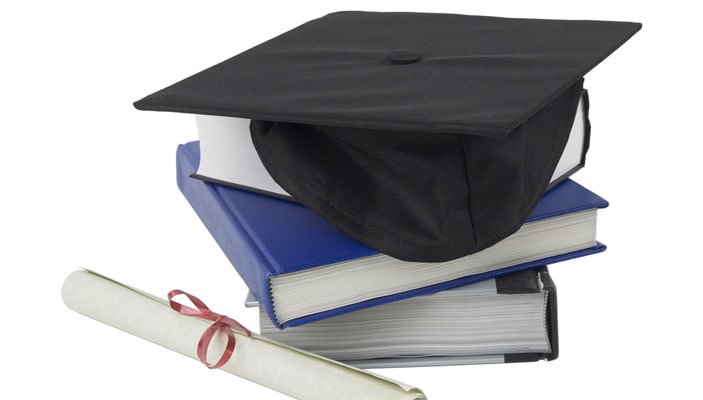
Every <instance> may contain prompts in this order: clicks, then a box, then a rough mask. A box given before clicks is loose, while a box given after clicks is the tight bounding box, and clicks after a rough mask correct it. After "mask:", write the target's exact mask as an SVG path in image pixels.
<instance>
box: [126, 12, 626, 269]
mask: <svg viewBox="0 0 703 400" xmlns="http://www.w3.org/2000/svg"><path fill="white" fill-rule="evenodd" d="M639 29H640V25H639V24H635V23H627V22H606V21H557V20H534V19H509V18H496V17H479V16H465V15H452V14H422V13H369V12H340V13H334V14H329V15H327V16H324V17H322V18H319V19H316V20H313V21H310V22H308V23H306V24H303V25H301V26H300V27H298V28H295V29H293V30H291V31H289V32H287V33H284V34H282V35H280V36H278V37H276V38H274V39H271V40H270V41H268V42H265V43H263V44H261V45H259V46H257V47H254V48H252V49H250V50H248V51H245V52H243V53H241V54H239V55H237V56H235V57H233V58H231V59H229V60H227V61H225V62H223V63H220V64H218V65H215V66H213V67H211V68H209V69H207V70H205V71H202V72H200V73H198V74H196V75H194V76H191V77H190V78H187V79H185V80H183V81H181V82H178V83H176V84H174V85H172V86H169V87H167V88H165V89H163V90H161V91H158V92H156V93H154V94H152V95H150V96H147V97H145V98H144V99H142V100H140V101H138V102H136V103H135V106H136V107H137V108H139V109H144V110H156V111H176V112H188V113H198V114H209V115H222V116H234V117H242V118H250V119H252V129H251V131H252V132H251V133H252V138H253V140H254V144H255V147H256V149H257V151H258V152H259V155H260V157H261V160H262V161H263V163H264V165H265V166H266V168H267V169H268V171H269V173H270V174H271V176H272V177H273V178H274V180H276V182H278V183H279V184H280V185H281V187H283V188H284V189H285V190H286V191H288V192H289V193H290V194H291V195H292V196H293V197H294V198H295V199H296V200H298V201H300V202H301V203H303V204H305V205H306V206H307V207H309V208H310V209H312V210H313V211H315V212H317V213H318V214H320V215H321V216H323V217H324V218H326V219H328V220H329V221H331V222H333V223H334V224H336V225H337V226H338V227H340V228H341V229H343V230H344V231H346V232H347V233H349V234H350V235H352V236H354V237H355V238H357V239H358V240H360V241H362V242H363V243H365V244H367V245H369V246H371V247H374V248H377V249H378V250H380V251H382V252H385V253H387V254H389V255H391V256H394V257H398V258H401V259H404V260H412V261H445V260H449V259H453V258H457V257H460V256H463V255H466V254H470V253H473V252H476V251H479V250H481V249H484V248H486V247H488V246H490V245H492V244H494V243H496V242H497V241H499V240H501V239H502V238H504V237H506V236H508V235H509V234H511V233H513V232H515V230H517V229H518V228H519V226H520V225H521V224H522V223H523V222H524V221H525V219H526V218H527V215H529V212H530V211H531V210H532V208H533V207H534V205H535V204H536V202H537V201H538V200H539V198H540V197H541V195H542V194H543V192H544V190H545V188H546V186H547V183H548V181H549V178H550V177H551V174H552V173H553V170H554V167H555V166H556V163H557V161H558V159H559V157H560V155H561V152H562V150H563V148H564V145H565V143H566V139H567V138H568V134H569V131H570V127H571V125H572V122H573V118H574V115H575V110H576V106H577V104H578V99H579V97H580V96H581V88H582V76H583V75H584V74H585V73H586V72H588V71H589V70H590V69H592V68H593V67H594V66H595V65H597V64H598V63H599V62H600V61H602V60H603V59H604V58H606V57H607V56H608V55H609V54H610V53H612V52H613V51H614V50H615V49H617V48H618V47H619V46H620V45H622V44H623V43H624V42H625V41H626V40H627V39H629V38H630V37H631V36H632V35H633V34H634V33H636V32H637V30H639Z"/></svg>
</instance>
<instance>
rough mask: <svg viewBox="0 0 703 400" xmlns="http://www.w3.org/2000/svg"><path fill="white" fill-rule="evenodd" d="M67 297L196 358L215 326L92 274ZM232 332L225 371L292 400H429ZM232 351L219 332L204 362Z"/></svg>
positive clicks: (72, 279) (71, 281)
mask: <svg viewBox="0 0 703 400" xmlns="http://www.w3.org/2000/svg"><path fill="white" fill-rule="evenodd" d="M62 297H63V301H64V303H65V304H66V305H67V306H68V308H70V309H72V310H74V311H76V312H78V313H80V314H83V315H85V316H88V317H90V318H93V319H95V320H98V321H101V322H103V323H106V324H108V325H111V326H113V327H115V328H118V329H121V330H123V331H125V332H128V333H131V334H133V335H136V336H139V337H141V338H143V339H146V340H149V341H151V342H153V343H156V344H158V345H161V346H163V347H166V348H168V349H171V350H173V351H176V352H178V353H181V354H183V355H186V356H188V357H191V358H195V359H198V358H199V357H198V344H199V341H200V340H201V336H202V335H203V332H205V331H206V330H208V329H209V328H210V327H211V326H212V325H213V324H212V321H207V320H205V319H201V318H198V317H194V316H189V315H185V314H182V313H179V312H177V311H174V310H173V309H171V307H170V306H169V304H168V303H167V302H166V301H164V300H162V299H159V298H157V297H155V296H152V295H150V294H147V293H144V292H141V291H139V290H136V289H133V288H131V287H128V286H125V285H123V284H121V283H119V282H115V281H113V280H111V279H109V278H106V277H104V276H102V275H99V274H97V273H95V272H92V271H87V270H79V271H75V272H73V273H71V274H70V275H69V276H68V277H67V278H66V281H65V282H64V285H63V289H62ZM224 318H226V317H224ZM220 320H221V318H220ZM216 323H217V322H216ZM227 329H229V328H227ZM231 332H232V333H233V334H234V341H235V342H234V343H235V345H234V346H235V347H234V349H233V351H231V357H230V358H229V360H228V361H226V362H225V363H224V365H222V366H221V369H223V370H225V371H227V372H230V373H232V374H235V375H238V376H240V377H242V378H244V379H248V380H250V381H253V382H256V383H258V384H260V385H263V386H266V387H268V388H271V389H273V390H276V391H278V392H281V393H284V394H287V395H289V396H291V397H293V398H296V399H305V400H308V399H309V400H317V399H319V400H328V399H364V400H371V399H379V400H380V399H383V400H389V399H390V400H392V399H398V400H406V399H407V400H425V399H426V397H425V395H424V394H423V393H422V391H421V390H419V389H417V388H414V387H412V386H408V385H405V384H403V383H400V382H395V381H392V380H389V379H387V378H384V377H382V376H379V375H376V374H373V373H371V372H368V371H364V370H361V369H357V368H354V367H351V366H348V365H345V364H342V363H339V362H336V361H333V360H329V359H326V358H324V357H320V356H317V355H315V354H312V353H308V352H305V351H303V350H299V349H296V348H294V347H290V346H287V345H284V344H281V343H278V342H275V341H273V340H270V339H267V338H265V337H263V336H260V335H257V334H256V333H251V336H249V335H248V334H247V333H246V332H243V331H239V330H236V329H233V330H231ZM227 350H228V335H227V334H225V333H223V332H218V333H216V334H214V335H213V336H212V338H211V342H210V344H209V346H207V349H206V351H207V354H206V355H203V357H200V358H201V359H202V358H206V359H208V360H215V359H217V358H218V357H219V356H220V355H221V354H223V353H226V352H227Z"/></svg>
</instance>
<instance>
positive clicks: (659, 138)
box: [0, 0, 703, 399]
mask: <svg viewBox="0 0 703 400" xmlns="http://www.w3.org/2000/svg"><path fill="white" fill-rule="evenodd" d="M300 3H302V2H287V3H285V4H270V3H267V2H264V1H258V2H257V1H247V2H234V1H231V2H205V1H199V2H190V3H184V2H176V1H163V2H135V3H134V4H132V3H129V4H128V3H124V2H121V3H115V4H113V5H112V6H108V5H103V4H97V2H87V1H86V2H83V3H79V2H74V1H58V2H44V3H39V2H33V1H24V2H16V3H15V4H13V5H8V4H12V3H10V2H5V3H3V5H2V6H0V41H1V43H2V46H1V47H0V49H1V50H0V54H1V56H2V61H1V62H0V69H1V72H2V73H1V74H0V93H1V94H0V96H1V97H0V99H1V100H0V101H1V102H2V104H1V106H2V107H1V108H0V110H1V111H0V112H1V113H2V117H1V118H2V122H1V123H0V127H2V132H3V138H4V139H3V145H2V157H0V163H1V167H2V168H1V170H2V181H0V182H1V186H0V187H1V188H2V189H1V190H2V196H1V197H0V201H1V202H2V207H0V217H1V219H0V232H1V234H2V240H1V242H0V243H1V244H0V248H1V250H0V265H1V266H2V271H3V273H2V276H1V277H0V282H1V283H0V285H1V287H2V299H3V301H4V306H5V307H4V310H3V313H2V315H1V316H0V317H1V319H0V321H2V322H0V324H2V329H1V330H0V336H1V337H0V344H1V345H2V351H1V352H0V357H1V360H2V362H0V398H49V397H51V398H68V397H69V396H70V397H71V398H75V399H94V398H103V399H127V398H169V399H195V398H215V396H219V398H259V399H281V398H286V397H285V396H282V395H280V394H277V393H274V392H272V391H270V390H268V389H265V388H262V387H258V386H256V385H254V384H251V383H249V382H247V381H244V380H242V379H240V378H238V377H235V376H231V375H229V374H227V373H224V372H222V371H210V370H207V369H206V368H204V367H203V366H202V365H200V364H199V363H198V362H196V361H193V360H191V359H188V358H185V357H183V356H181V355H178V354H175V353H172V352H169V351H167V350H165V349H163V348H160V347H158V346H156V345H153V344H151V343H148V342H145V341H143V340H141V339H138V338H135V337H131V336H129V335H127V334H125V333H122V332H120V331H118V330H116V329H113V328H111V327H108V326H105V325H102V324H100V323H98V322H95V321H92V320H90V319H88V318H85V317H83V316H80V315H78V314H76V313H73V312H72V311H70V310H68V309H67V308H66V307H65V306H64V305H63V304H62V302H61V298H60V288H61V284H62V281H63V279H64V277H65V276H66V275H68V274H69V273H70V272H71V271H73V270H74V269H75V268H77V267H87V268H91V269H94V270H96V271H98V272H101V273H103V274H105V275H107V276H110V277H112V278H114V279H117V280H121V281H123V282H125V283H128V284H130V285H133V286H136V287H138V288H141V289H143V290H145V291H147V292H150V293H154V294H157V295H159V296H162V297H165V295H166V293H167V292H168V291H169V290H170V289H173V288H181V289H184V290H188V291H190V292H192V293H194V294H196V295H198V296H200V297H202V298H203V299H204V300H205V301H206V303H208V304H209V305H210V306H211V307H212V308H213V309H215V310H218V311H220V312H222V313H225V314H228V315H231V316H234V317H236V318H238V319H240V320H241V321H243V322H244V323H245V324H247V325H249V326H253V327H255V326H257V323H256V315H255V312H254V311H252V310H246V309H244V307H243V305H242V303H243V300H244V295H245V287H244V286H243V284H242V283H241V282H240V280H239V278H238V276H237V275H236V273H235V272H234V269H233V268H232V267H231V265H230V264H229V262H228V261H227V259H226V258H225V257H224V255H223V254H222V252H221V251H220V249H219V248H218V247H217V245H216V244H215V242H214V240H213V239H212V238H211V237H210V235H209V234H208V232H207V231H206V230H205V228H204V227H203V226H202V224H201V223H200V221H199V220H198V218H197V217H196V215H195V213H194V212H193V211H192V210H191V209H190V207H189V205H188V204H187V202H186V200H185V199H184V198H183V197H182V195H181V194H180V192H179V191H178V190H177V188H176V183H175V161H174V159H175V150H176V146H177V144H179V143H183V142H186V141H190V140H194V139H195V138H196V132H195V124H194V118H192V117H191V116H188V115H177V114H168V113H152V112H140V111H136V110H135V109H134V108H133V107H132V102H133V101H135V100H137V99H139V98H141V97H143V96H144V95H147V94H149V93H152V92H153V91H155V90H157V89H161V88H162V87H165V86H167V85H170V84H171V83H174V82H176V81H178V80H180V79H182V78H184V77H186V76H189V75H191V74H193V73H195V72H198V71H200V70H202V69H204V68H206V67H208V66H210V65H212V64H214V63H216V62H219V61H222V60H224V59H226V58H229V57H230V56H232V55H234V54H236V53H239V52H241V51H243V50H246V49H248V48H249V47H252V46H254V45H256V44H258V43H260V42H262V41H264V40H266V39H269V38H271V37H273V36H275V35H278V34H280V33H282V32H284V31H287V30H289V29H291V28H293V27H295V26H297V25H299V24H301V23H303V22H305V21H307V20H310V19H313V18H316V17H320V16H322V15H324V14H326V13H327V12H331V11H337V10H345V9H356V10H389V11H403V10H406V11H430V12H452V13H461V14H475V15H496V16H505V17H533V18H561V19H602V20H624V21H637V22H642V23H643V24H644V28H643V30H642V31H640V32H639V33H638V34H637V35H635V37H634V38H633V39H632V40H631V41H630V42H628V43H626V44H625V45H624V46H623V47H622V48H621V49H619V50H618V51H617V52H616V53H615V54H613V55H612V56H611V57H610V58H609V59H607V60H605V61H604V62H603V63H602V64H601V65H600V66H598V67H597V68H596V69H595V70H594V71H593V72H591V73H590V74H589V75H588V76H587V79H586V86H587V87H588V88H589V90H590V94H591V105H592V107H591V121H592V124H593V132H592V141H591V150H590V153H589V157H588V164H587V167H586V169H585V170H583V171H581V172H579V174H578V175H577V177H576V180H577V181H579V182H580V183H582V184H584V185H585V186H587V187H589V188H591V189H592V190H593V191H595V192H597V193H599V194H601V195H603V196H604V197H606V198H607V199H608V200H609V201H610V202H611V206H610V208H608V209H606V210H604V211H603V212H602V213H601V214H600V217H599V232H598V237H599V240H601V241H602V242H604V243H606V244H607V245H609V249H608V251H607V252H605V253H603V254H600V255H596V256H593V257H587V258H584V259H580V260H576V261H572V262H568V263H563V264H557V265H554V266H553V267H552V274H553V276H554V279H555V281H556V284H557V287H558V288H559V305H560V310H559V318H560V337H561V356H560V357H559V359H557V360H556V361H554V362H550V363H546V362H539V363H525V364H512V365H490V366H460V367H444V368H417V369H394V370H381V371H380V372H381V373H382V374H385V375H387V376H389V377H392V378H395V379H398V380H401V381H404V382H407V383H410V384H413V385H416V386H418V387H420V388H422V389H424V391H425V393H426V394H427V395H428V397H429V398H430V399H450V398H465V397H473V398H486V396H488V397H489V398H508V397H512V398H540V399H545V398H561V399H564V398H617V397H622V396H627V397H630V398H634V397H635V396H644V395H653V396H667V397H669V398H679V397H698V398H700V397H699V396H700V395H701V393H700V392H701V390H700V386H699V382H697V380H698V379H699V378H700V364H699V362H700V360H701V357H703V354H702V353H701V350H700V347H701V345H700V339H701V337H702V335H701V334H702V333H703V332H701V329H700V328H699V327H698V326H697V324H699V323H700V322H701V312H700V305H701V295H700V293H699V291H700V288H701V286H702V284H703V279H702V278H703V275H702V274H701V257H700V247H701V244H700V239H701V237H702V235H701V234H700V231H699V229H700V228H701V222H703V221H701V216H700V215H701V209H702V208H701V204H700V201H701V196H700V195H699V191H698V187H699V186H700V180H701V175H700V171H701V167H700V157H701V153H702V152H701V149H700V146H699V143H701V134H703V132H701V117H700V114H701V110H702V108H703V107H702V105H701V89H702V87H701V71H702V70H703V65H702V63H701V56H700V54H701V44H700V40H699V38H700V37H701V36H702V34H703V32H702V30H701V28H699V27H698V26H699V23H700V17H701V15H700V13H696V12H694V9H693V8H691V7H692V6H688V5H687V4H694V2H690V3H684V2H680V3H679V2H675V1H668V2H657V3H658V4H661V5H659V6H657V7H654V6H649V5H645V4H643V3H642V2H632V3H631V4H630V5H623V4H621V3H619V2H615V1H607V2H599V1H587V2H575V3H571V2H564V1H555V2H550V3H547V2H539V1H529V2H526V1H521V2H510V3H508V2H488V1H486V2H481V3H479V2H458V1H457V2H444V1H438V0H432V1H428V0H424V1H396V2H391V1H388V2H381V1H354V2H351V1H347V2H342V1H340V2H331V1H329V2H324V3H323V2H320V5H314V4H310V5H308V4H300ZM271 368H276V366H275V365H271Z"/></svg>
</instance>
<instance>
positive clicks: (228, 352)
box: [168, 289, 251, 369]
mask: <svg viewBox="0 0 703 400" xmlns="http://www.w3.org/2000/svg"><path fill="white" fill-rule="evenodd" d="M179 294H183V295H185V296H186V297H188V300H190V301H191V302H192V303H193V305H195V307H196V308H197V310H196V309H194V308H191V307H188V306H186V305H183V304H181V303H178V302H176V301H174V300H173V298H174V297H176V296H178V295H179ZM168 302H169V305H170V306H171V308H172V309H173V310H175V311H178V312H179V313H181V314H184V315H188V316H192V317H198V318H203V319H207V320H210V321H213V324H212V325H210V327H209V328H207V330H205V332H203V334H202V336H200V341H199V342H198V351H197V353H198V358H199V359H200V362H202V363H203V364H205V366H206V367H208V368H210V369H214V368H220V367H221V366H223V365H225V364H226V363H227V361H229V359H230V357H232V354H233V353H234V346H235V344H236V342H237V341H236V339H235V337H234V333H232V329H236V330H238V331H241V332H243V333H246V335H247V336H251V331H250V330H249V329H247V328H245V327H244V326H243V325H242V324H240V323H239V322H237V321H235V320H233V319H232V318H230V317H227V316H225V315H220V314H218V313H216V312H213V311H212V310H210V309H209V308H208V307H207V306H206V305H205V303H203V302H202V300H200V299H199V298H197V297H195V296H193V295H191V294H188V293H186V292H184V291H182V290H178V289H175V290H171V291H170V292H168ZM218 330H222V331H223V332H224V333H226V334H227V347H226V348H225V351H224V353H222V356H221V357H220V360H219V361H218V362H217V363H215V364H214V365H211V364H209V363H208V362H207V349H208V346H210V341H212V338H213V337H214V336H215V334H216V333H217V331H218Z"/></svg>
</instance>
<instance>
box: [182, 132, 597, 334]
mask: <svg viewBox="0 0 703 400" xmlns="http://www.w3.org/2000/svg"><path fill="white" fill-rule="evenodd" d="M199 158H200V151H199V144H198V142H191V143H187V144H185V145H180V146H179V147H178V151H177V167H178V177H177V179H178V187H179V188H180V190H181V192H183V195H184V196H185V197H186V199H188V201H189V203H190V204H191V206H192V207H193V209H194V210H195V212H196V213H197V214H198V216H199V217H200V219H201V220H202V221H203V223H204V224H205V226H206V227H207V229H208V230H209V231H210V233H211V234H212V236H213V237H214V238H215V240H216V241H217V243H218V244H219V245H220V247H221V248H222V250H223V251H224V252H225V254H226V255H227V257H228V258H229V260H230V261H231V262H232V264H233V266H234V268H235V269H236V270H237V272H238V273H239V275H240V276H241V277H242V279H243V280H244V281H245V283H246V284H247V286H248V287H249V289H250V290H251V292H252V293H253V294H254V295H255V296H256V298H257V299H258V300H259V302H260V303H261V306H262V307H263V308H264V309H265V310H266V313H267V314H268V316H269V317H270V318H271V321H272V322H273V323H274V325H275V326H277V327H278V328H285V327H288V326H296V325H302V324H305V323H308V322H312V321H317V320H321V319H324V318H327V317H331V316H334V315H338V314H341V313H345V312H350V311H355V310H359V309H363V308H366V307H371V306H374V305H378V304H383V303H388V302H391V301H396V300H400V299H405V298H410V297H413V296H417V295H421V294H426V293H434V292H438V291H440V290H445V289H449V288H453V287H458V286H462V285H466V284H469V283H473V282H477V281H480V280H485V279H489V278H493V277H496V276H500V275H503V274H507V273H509V272H513V271H518V270H523V269H528V268H534V267H536V266H540V265H545V264H553V263H556V262H559V261H563V260H568V259H572V258H576V257H581V256H585V255H589V254H594V253H599V252H602V251H603V250H605V246H604V245H602V244H600V243H598V242H597V241H596V237H595V236H596V215H597V213H596V211H597V209H599V208H604V207H607V206H608V203H607V201H605V200H604V199H602V198H601V197H599V196H598V195H596V194H594V193H592V192H590V191H589V190H587V189H586V188H584V187H582V186H580V185H579V184H577V183H575V182H573V181H571V180H568V179H567V180H566V181H564V182H563V183H561V184H560V185H558V186H557V187H555V188H554V189H552V190H550V191H549V192H548V193H547V194H545V195H544V197H543V198H542V200H541V201H540V202H539V204H538V205H537V207H536V208H535V210H534V211H533V213H532V215H531V216H530V218H529V219H528V221H527V223H525V224H524V225H523V226H522V228H520V230H518V232H516V233H515V234H513V235H511V236H509V237H508V238H506V239H504V240H502V241H501V242H499V243H497V244H496V245H494V246H491V247H489V248H487V249H485V250H483V251H481V252H478V253H475V254H471V255H468V256H465V257H462V258H459V259H456V260H452V261H448V262H441V263H420V262H406V261H401V260H397V259H395V258H392V257H390V256H387V255H385V254H379V252H377V251H376V250H373V249H371V248H369V247H366V246H364V245H362V244H360V243H359V242H357V241H355V240H354V239H352V238H350V237H349V236H347V235H346V234H345V233H343V232H341V231H340V230H339V229H337V228H335V227H334V226H333V225H331V224H330V223H328V222H326V221H325V220H323V219H322V218H320V217H319V216H317V215H316V214H315V213H313V212H312V211H310V210H308V209H307V208H305V207H303V206H302V205H300V204H298V203H295V202H293V201H288V200H284V199H280V198H275V197H269V196H265V195H261V194H258V193H254V192H250V191H246V190H240V189H236V188H232V187H227V186H221V185H216V184H212V183H207V182H204V181H202V180H199V179H194V178H190V175H191V174H193V173H194V172H195V171H196V170H197V167H198V163H199Z"/></svg>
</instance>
